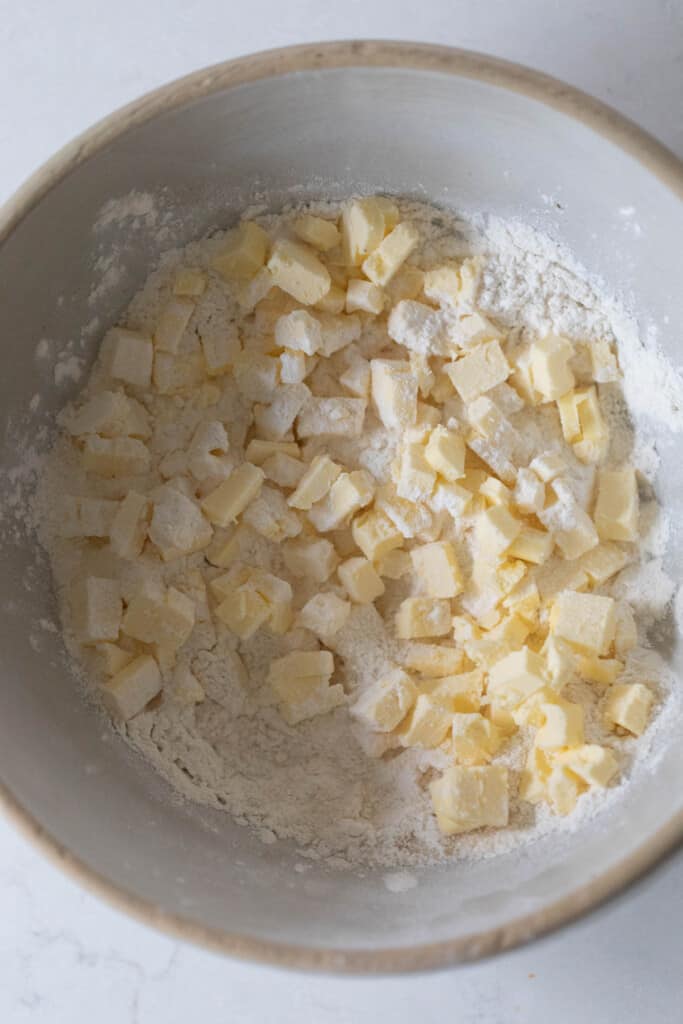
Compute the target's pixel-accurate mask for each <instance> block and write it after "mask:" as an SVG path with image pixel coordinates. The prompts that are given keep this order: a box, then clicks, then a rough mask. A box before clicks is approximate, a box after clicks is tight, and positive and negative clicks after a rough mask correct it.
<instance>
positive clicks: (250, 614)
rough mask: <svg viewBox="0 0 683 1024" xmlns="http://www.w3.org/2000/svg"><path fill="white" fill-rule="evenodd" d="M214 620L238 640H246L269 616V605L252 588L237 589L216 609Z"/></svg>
mask: <svg viewBox="0 0 683 1024" xmlns="http://www.w3.org/2000/svg"><path fill="white" fill-rule="evenodd" d="M215 614H216V618H217V619H219V620H220V621H221V622H222V623H223V624H224V625H226V626H227V627H228V629H229V630H230V631H231V632H232V633H234V634H235V635H236V636H238V637H239V638H240V640H248V639H249V637H250V636H253V635H254V633H255V632H256V630H257V629H259V628H260V627H261V626H263V625H264V624H265V623H266V622H267V621H268V619H269V618H270V616H271V606H270V603H269V602H268V601H267V600H266V599H265V598H264V597H263V595H262V594H259V593H258V591H257V590H255V589H254V588H253V587H252V586H250V585H248V584H246V585H243V586H240V587H237V588H236V589H235V590H234V591H233V592H232V593H230V594H228V595H227V596H226V597H225V598H224V600H223V601H222V602H221V603H220V604H219V605H218V607H217V608H216V612H215Z"/></svg>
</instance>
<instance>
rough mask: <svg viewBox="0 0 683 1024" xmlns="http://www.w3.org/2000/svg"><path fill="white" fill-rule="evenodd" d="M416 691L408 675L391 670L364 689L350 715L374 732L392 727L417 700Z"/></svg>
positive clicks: (400, 720) (398, 723)
mask: <svg viewBox="0 0 683 1024" xmlns="http://www.w3.org/2000/svg"><path fill="white" fill-rule="evenodd" d="M417 696H418V691H417V687H416V686H415V684H414V683H413V681H412V679H411V678H410V676H409V675H408V674H407V673H406V672H403V671H402V670H401V669H394V670H393V671H392V672H390V673H389V674H388V675H386V676H384V677H383V678H382V679H380V680H378V681H377V682H376V683H373V685H372V686H369V687H368V688H367V689H366V690H364V691H363V692H362V693H361V695H360V696H359V698H358V700H357V701H356V702H355V704H354V705H353V707H352V708H351V714H352V715H354V717H356V718H359V719H360V720H361V721H363V722H365V723H366V724H367V725H369V726H370V727H371V728H372V729H376V730H377V731H378V732H390V731H391V730H392V729H396V728H397V727H398V726H399V725H400V724H401V722H402V721H403V719H404V718H405V717H406V715H407V714H408V713H409V711H410V710H411V709H412V707H413V705H414V704H415V701H416V700H417Z"/></svg>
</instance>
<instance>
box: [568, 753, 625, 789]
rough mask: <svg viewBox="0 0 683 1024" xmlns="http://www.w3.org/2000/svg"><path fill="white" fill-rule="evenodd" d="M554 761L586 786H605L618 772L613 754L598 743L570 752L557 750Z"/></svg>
mask: <svg viewBox="0 0 683 1024" xmlns="http://www.w3.org/2000/svg"><path fill="white" fill-rule="evenodd" d="M554 759H555V761H556V762H557V763H558V764H561V765H562V766H563V767H564V768H567V769H568V770H569V771H570V772H572V773H573V774H574V775H578V777H579V778H580V779H581V780H582V782H585V783H586V785H587V786H599V787H603V786H606V785H607V784H608V783H609V782H611V780H612V779H613V778H614V776H615V775H616V773H617V771H618V770H619V765H618V764H617V759H616V757H615V756H614V752H613V751H612V750H610V749H609V747H601V746H600V745H599V744H598V743H584V744H582V745H581V746H579V747H573V748H572V749H570V750H558V751H557V752H556V753H555V755H554Z"/></svg>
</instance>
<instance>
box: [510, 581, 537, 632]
mask: <svg viewBox="0 0 683 1024" xmlns="http://www.w3.org/2000/svg"><path fill="white" fill-rule="evenodd" d="M540 603H541V596H540V594H539V592H538V586H537V585H536V583H535V581H534V580H532V579H529V578H526V579H523V580H522V581H521V583H518V584H517V586H516V587H514V588H513V589H512V590H511V591H510V593H509V594H508V595H507V596H506V597H505V598H504V599H503V601H502V605H503V607H504V608H507V609H508V610H509V611H511V612H514V614H515V615H519V616H521V617H522V618H523V619H525V620H526V621H527V622H536V620H537V619H538V609H539V606H540Z"/></svg>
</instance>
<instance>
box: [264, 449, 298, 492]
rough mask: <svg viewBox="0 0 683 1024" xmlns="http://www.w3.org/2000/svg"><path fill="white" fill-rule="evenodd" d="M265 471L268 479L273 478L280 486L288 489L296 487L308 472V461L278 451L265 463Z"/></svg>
mask: <svg viewBox="0 0 683 1024" xmlns="http://www.w3.org/2000/svg"><path fill="white" fill-rule="evenodd" d="M263 472H264V473H265V474H266V479H267V480H272V481H273V483H275V484H278V486H279V487H285V488H287V489H290V488H293V487H296V486H297V484H299V483H300V482H301V478H302V477H303V475H304V473H305V472H306V463H305V462H302V461H301V459H293V458H292V457H291V455H285V454H284V453H283V452H276V453H275V454H274V455H270V456H269V457H268V458H267V459H266V461H265V462H264V463H263Z"/></svg>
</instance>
